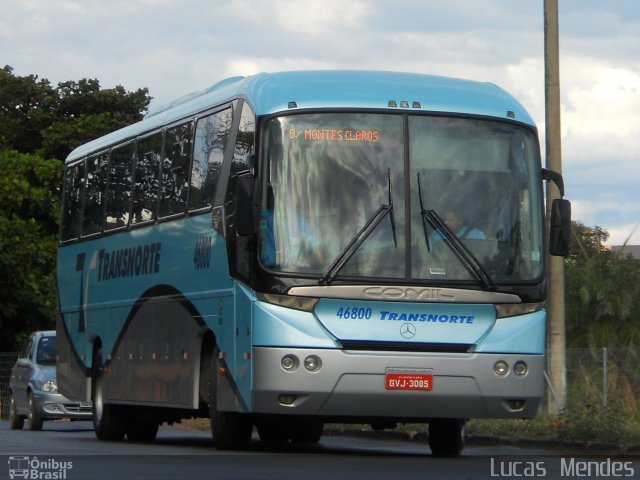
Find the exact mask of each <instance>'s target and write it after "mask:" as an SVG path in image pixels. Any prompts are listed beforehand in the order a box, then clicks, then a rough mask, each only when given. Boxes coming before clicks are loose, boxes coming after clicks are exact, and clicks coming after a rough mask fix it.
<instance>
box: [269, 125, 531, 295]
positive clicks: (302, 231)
mask: <svg viewBox="0 0 640 480" xmlns="http://www.w3.org/2000/svg"><path fill="white" fill-rule="evenodd" d="M405 122H408V124H407V128H406V129H405ZM405 131H407V132H408V138H405V135H406V134H405ZM264 139H265V141H264V142H263V149H264V151H263V158H264V159H265V161H266V170H265V171H266V172H267V174H266V175H265V177H264V180H265V185H264V188H263V189H262V192H263V198H262V209H261V219H260V260H261V262H262V264H263V265H264V266H265V267H266V268H269V269H272V270H276V271H282V272H287V273H304V274H314V275H315V274H317V275H323V272H326V271H327V268H328V267H329V266H330V265H331V264H332V262H333V261H334V260H335V259H336V257H337V256H339V255H340V254H341V252H343V251H344V249H345V247H346V246H348V245H349V243H350V242H352V241H353V239H354V236H356V235H357V234H358V232H359V231H360V230H361V229H362V227H363V226H365V225H366V223H367V222H368V221H369V220H370V219H371V218H372V216H374V215H375V214H376V211H377V210H378V209H380V208H381V206H384V205H389V204H392V206H393V218H388V219H387V218H385V219H384V220H383V221H381V222H380V223H379V224H378V225H377V226H376V228H375V229H374V230H373V231H371V232H370V233H369V234H367V236H366V238H365V239H364V241H362V242H361V243H360V245H359V247H358V248H357V250H356V251H355V252H354V253H353V254H352V255H350V256H349V258H348V261H347V262H346V263H345V264H344V266H343V267H341V268H340V270H339V272H337V273H336V276H337V278H351V277H355V278H358V277H367V278H383V279H405V280H412V281H416V280H425V281H427V282H431V283H433V282H448V281H456V282H460V281H463V282H475V283H479V284H481V285H484V286H486V285H487V283H489V284H491V285H493V282H495V283H496V284H506V283H521V282H527V281H533V280H537V279H539V278H540V276H541V275H542V273H543V270H542V262H543V255H542V238H543V237H542V222H541V218H542V215H541V212H540V208H541V205H542V202H541V199H540V187H539V181H540V179H539V173H538V172H539V163H538V162H539V159H538V150H537V147H536V145H537V143H536V139H535V136H534V135H533V133H532V132H530V131H529V130H526V129H524V128H522V127H519V126H517V125H514V124H508V123H501V122H491V121H487V120H479V119H466V118H465V119H463V118H448V117H429V116H410V117H404V116H402V115H390V114H387V115H385V114H364V113H314V114H302V115H290V116H283V117H279V118H274V119H271V120H269V121H268V123H267V125H266V129H265V137H264ZM407 152H408V158H409V162H408V165H406V163H407V162H406V153H407ZM407 189H408V190H409V194H408V195H405V192H406V191H407ZM390 190H391V193H389V192H390ZM406 197H408V198H409V199H410V205H409V206H408V205H405V203H406V202H405V198H406ZM409 207H410V208H409ZM425 212H430V213H427V214H425ZM389 217H391V216H389ZM429 218H439V219H441V220H442V222H444V223H445V224H446V227H445V230H446V232H445V231H441V230H442V228H438V225H434V224H433V222H429V221H428V219H429ZM394 227H395V232H394ZM394 233H395V235H394ZM452 235H455V237H457V239H458V240H460V241H457V240H455V239H452ZM460 244H462V247H460ZM460 248H463V249H465V252H461V251H460ZM470 259H473V261H470ZM476 260H477V263H475V262H476ZM478 264H479V267H478ZM479 272H482V275H480V274H479ZM480 276H482V277H485V276H486V277H487V278H488V279H489V282H487V280H486V279H485V278H479V277H480Z"/></svg>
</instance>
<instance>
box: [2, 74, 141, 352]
mask: <svg viewBox="0 0 640 480" xmlns="http://www.w3.org/2000/svg"><path fill="white" fill-rule="evenodd" d="M150 101H151V97H149V95H148V90H147V89H146V88H142V89H138V90H137V91H135V92H127V91H126V90H125V89H124V88H123V87H121V86H117V87H115V88H111V89H101V88H100V84H99V82H98V80H86V79H84V80H80V81H78V82H75V81H69V82H64V83H60V84H58V86H57V87H52V86H51V84H50V83H49V81H48V80H46V79H39V78H38V76H37V75H27V76H25V77H20V76H16V75H14V74H13V69H12V68H11V67H10V66H5V67H4V68H2V69H0V169H1V171H2V175H1V176H0V305H1V307H2V308H0V328H1V329H2V332H3V334H2V335H1V336H0V350H13V349H16V348H18V347H19V345H20V343H21V340H22V339H23V338H24V337H25V336H26V335H27V334H28V333H29V331H31V330H35V329H43V328H53V327H54V317H55V308H56V299H55V257H56V246H57V238H58V216H59V212H60V196H61V189H62V188H61V187H62V171H63V160H64V159H65V158H66V157H67V155H68V154H69V153H70V152H71V150H73V149H74V148H75V147H77V146H79V145H81V144H83V143H86V142H88V141H90V140H92V139H94V138H97V137H100V136H102V135H104V134H106V133H108V132H110V131H112V130H116V129H118V128H121V127H124V126H125V125H128V124H131V123H134V122H136V121H138V120H140V119H142V116H143V114H144V112H145V111H146V110H147V107H148V105H149V102H150Z"/></svg>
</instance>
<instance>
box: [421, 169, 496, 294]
mask: <svg viewBox="0 0 640 480" xmlns="http://www.w3.org/2000/svg"><path fill="white" fill-rule="evenodd" d="M418 194H419V196H420V213H421V214H422V225H423V228H424V235H425V239H426V242H427V248H428V249H429V236H428V234H427V225H426V224H427V223H428V224H429V225H431V226H432V227H433V228H434V229H435V230H437V231H439V232H440V233H441V234H442V236H443V237H444V238H445V240H446V242H447V245H449V246H450V247H451V248H452V250H453V251H454V253H456V254H457V255H458V257H459V258H461V259H462V260H464V262H465V263H466V264H467V265H468V266H469V268H471V270H472V271H473V273H475V275H476V277H478V279H479V280H480V281H481V282H482V284H483V285H484V286H485V288H486V289H487V290H496V283H495V282H494V281H493V278H491V275H489V273H488V272H487V271H486V270H485V269H484V267H483V266H482V263H480V261H479V260H478V258H477V257H476V256H475V255H474V254H473V253H472V252H471V250H469V248H468V247H467V246H466V245H465V244H464V243H463V242H462V241H461V240H460V239H459V238H458V237H457V236H456V234H455V233H453V232H452V231H451V229H450V228H449V227H448V226H447V224H446V223H445V221H444V220H443V219H442V217H441V216H440V215H438V212H436V211H435V210H433V209H426V208H424V201H423V199H422V187H421V185H420V173H418Z"/></svg>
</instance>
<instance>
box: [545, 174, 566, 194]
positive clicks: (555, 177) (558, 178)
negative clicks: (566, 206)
mask: <svg viewBox="0 0 640 480" xmlns="http://www.w3.org/2000/svg"><path fill="white" fill-rule="evenodd" d="M542 179H543V180H546V181H551V182H553V183H555V184H556V187H558V190H559V191H560V197H564V180H563V178H562V175H561V174H559V173H558V172H556V171H555V170H549V169H548V168H543V169H542Z"/></svg>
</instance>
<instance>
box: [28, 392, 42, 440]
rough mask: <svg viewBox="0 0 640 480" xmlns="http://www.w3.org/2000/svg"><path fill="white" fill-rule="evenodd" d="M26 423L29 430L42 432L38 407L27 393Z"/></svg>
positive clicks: (30, 394) (31, 395)
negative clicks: (27, 412)
mask: <svg viewBox="0 0 640 480" xmlns="http://www.w3.org/2000/svg"><path fill="white" fill-rule="evenodd" d="M27 421H28V422H29V430H34V431H35V430H42V417H41V416H40V414H39V413H38V407H37V406H36V401H35V399H34V398H33V394H32V393H31V392H29V414H28V415H27Z"/></svg>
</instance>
